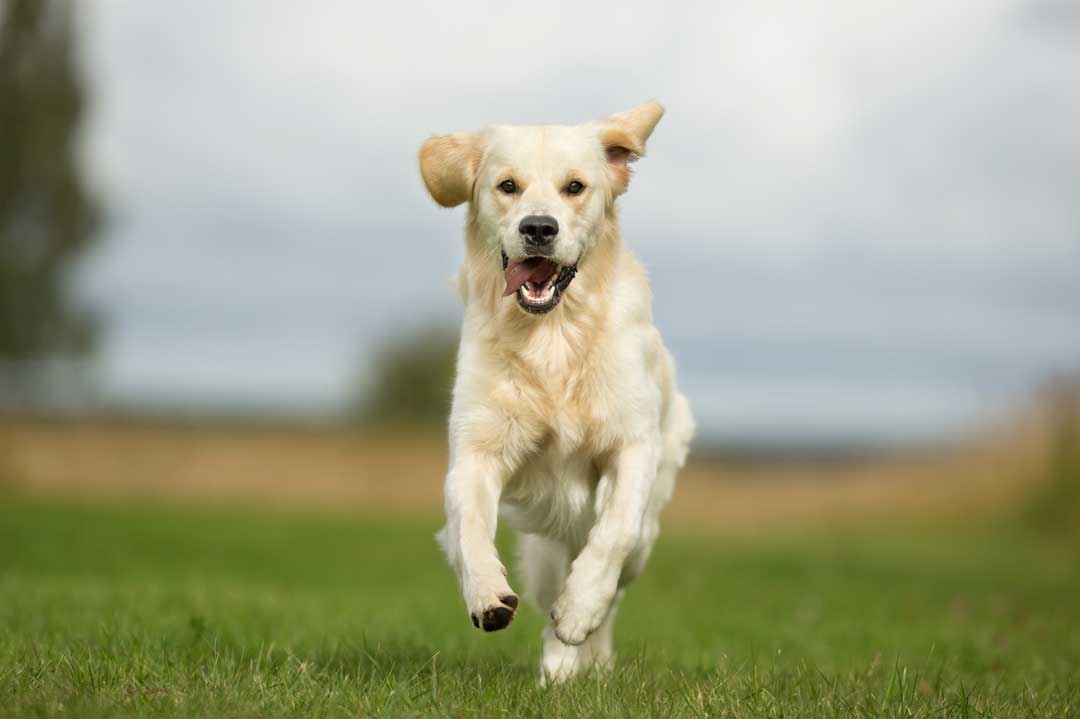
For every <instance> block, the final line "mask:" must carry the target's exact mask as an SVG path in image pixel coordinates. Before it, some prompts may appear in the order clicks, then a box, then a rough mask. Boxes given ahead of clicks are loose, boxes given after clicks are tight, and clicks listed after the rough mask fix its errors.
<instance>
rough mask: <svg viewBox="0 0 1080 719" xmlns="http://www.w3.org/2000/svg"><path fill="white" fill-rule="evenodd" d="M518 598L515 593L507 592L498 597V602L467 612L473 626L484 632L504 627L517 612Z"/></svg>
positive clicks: (512, 619)
mask: <svg viewBox="0 0 1080 719" xmlns="http://www.w3.org/2000/svg"><path fill="white" fill-rule="evenodd" d="M517 607H518V598H517V595H516V594H507V595H505V596H502V597H499V604H497V605H494V606H489V607H487V608H484V609H480V610H477V611H473V612H471V613H470V614H469V617H470V618H471V619H472V623H473V626H474V627H476V628H477V629H483V630H484V631H485V632H496V631H498V630H500V629H505V628H506V627H507V626H509V625H510V622H512V621H514V614H515V613H516V612H517Z"/></svg>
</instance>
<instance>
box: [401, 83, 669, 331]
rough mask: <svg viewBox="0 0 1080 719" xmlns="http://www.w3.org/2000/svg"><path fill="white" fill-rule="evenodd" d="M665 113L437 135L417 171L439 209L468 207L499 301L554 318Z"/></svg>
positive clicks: (644, 110) (655, 110)
mask: <svg viewBox="0 0 1080 719" xmlns="http://www.w3.org/2000/svg"><path fill="white" fill-rule="evenodd" d="M663 114H664V108H663V107H661V106H660V105H659V104H658V103H655V102H650V103H647V104H645V105H641V106H640V107H636V108H634V109H633V110H629V111H627V112H622V113H619V114H617V115H612V116H611V117H609V118H607V119H606V120H602V121H600V122H591V123H586V124H584V125H575V126H572V127H568V126H562V125H543V126H526V127H519V126H513V127H511V126H497V127H490V128H487V129H485V130H482V131H480V132H476V133H466V132H460V133H454V134H451V135H436V136H434V137H432V138H430V139H429V140H428V141H427V142H425V143H424V145H423V147H421V148H420V172H421V174H422V175H423V177H424V184H426V185H427V189H428V192H430V193H431V196H432V197H433V198H434V199H435V201H436V202H438V203H439V204H440V205H442V206H443V207H455V206H457V205H460V204H461V203H463V202H469V203H470V205H471V206H470V216H471V219H472V222H473V224H474V227H475V229H476V231H477V235H478V236H479V238H480V241H481V242H483V243H486V244H487V245H488V249H490V255H491V256H492V257H493V258H498V259H494V260H493V262H498V261H500V260H501V262H502V271H503V273H504V275H505V280H506V288H505V290H504V292H503V295H504V296H509V295H515V296H516V297H517V302H518V305H520V306H521V308H522V309H524V310H525V311H527V312H529V313H532V314H544V313H546V312H549V311H550V310H552V309H554V308H555V306H556V305H557V304H558V303H559V298H560V297H561V295H562V293H563V292H565V291H566V289H567V287H569V285H570V283H571V281H573V279H574V276H575V274H576V273H577V270H578V264H579V263H580V262H582V260H583V259H585V258H587V256H588V254H589V251H590V249H591V248H592V247H593V246H594V245H595V244H596V243H597V241H598V239H599V235H600V234H601V232H602V230H603V228H604V224H605V221H606V220H607V218H608V217H609V216H610V213H611V211H612V208H613V206H614V202H615V198H616V197H618V196H619V195H621V194H622V193H623V192H625V191H626V189H627V186H628V185H629V183H630V163H631V162H632V161H634V160H636V159H637V158H638V157H640V156H642V155H644V154H645V141H646V140H647V139H648V138H649V135H650V134H651V133H652V131H653V128H654V127H656V123H657V122H659V121H660V117H661V116H662V115H663Z"/></svg>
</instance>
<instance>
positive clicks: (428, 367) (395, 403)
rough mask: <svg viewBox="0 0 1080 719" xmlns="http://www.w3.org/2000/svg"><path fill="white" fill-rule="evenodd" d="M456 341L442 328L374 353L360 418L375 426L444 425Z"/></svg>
mask: <svg viewBox="0 0 1080 719" xmlns="http://www.w3.org/2000/svg"><path fill="white" fill-rule="evenodd" d="M457 346H458V338H457V334H456V333H455V332H452V331H450V330H449V329H447V328H445V327H442V326H433V327H426V328H420V329H418V330H414V331H412V332H409V333H406V334H404V335H401V336H399V337H397V338H395V339H393V340H391V341H390V342H389V343H387V344H386V346H384V347H383V348H382V349H381V350H379V351H378V353H377V355H376V357H375V362H374V371H373V372H372V379H371V383H370V384H369V385H368V390H367V391H366V392H364V393H362V396H361V399H360V402H359V416H360V419H361V420H363V421H365V422H371V423H376V424H391V423H409V422H415V423H422V424H436V423H441V422H445V421H446V417H447V415H448V414H449V412H450V391H451V389H452V388H453V384H454V366H455V363H456V361H457Z"/></svg>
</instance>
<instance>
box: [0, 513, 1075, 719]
mask: <svg viewBox="0 0 1080 719" xmlns="http://www.w3.org/2000/svg"><path fill="white" fill-rule="evenodd" d="M669 524H672V523H670V522H669ZM436 528H437V522H436V519H435V518H431V520H430V521H424V520H420V519H411V520H409V519H400V518H394V517H390V516H381V517H379V516H366V517H362V516H345V515H340V514H339V515H327V516H322V515H313V514H301V513H296V514H292V513H290V514H284V513H271V512H267V511H251V512H246V511H240V510H235V509H234V510H225V509H220V510H206V509H190V508H187V509H174V508H166V507H161V506H156V507H134V506H132V507H127V506H121V507H117V506H112V507H91V506H77V505H61V504H53V503H42V502H35V501H31V500H26V499H18V498H13V497H11V496H4V495H0V714H2V715H5V716H105V715H107V716H137V717H153V716H173V715H178V716H276V715H297V716H305V717H312V716H343V717H345V716H348V717H355V716H417V717H429V716H454V717H457V716H491V717H504V716H507V717H522V716H526V717H527V716H544V717H559V716H562V717H594V716H595V717H600V716H610V717H639V716H661V717H665V718H673V717H682V716H701V717H704V716H709V717H724V716H730V717H818V716H862V717H884V716H896V717H907V716H915V717H921V716H928V717H929V716H934V717H937V716H943V717H985V716H1017V717H1069V716H1077V714H1078V709H1077V707H1078V705H1080V572H1078V569H1077V561H1078V560H1077V558H1076V556H1075V554H1073V553H1071V552H1070V551H1068V550H1067V549H1066V548H1065V547H1057V546H1055V545H1051V544H1046V543H1044V542H1043V540H1039V539H1037V538H1033V537H1027V536H1024V535H1018V534H1015V533H1013V532H1011V531H1004V530H999V531H997V532H989V531H988V530H986V529H982V530H971V531H969V532H966V533H965V532H960V531H958V530H957V531H953V532H946V531H942V530H933V531H929V530H920V531H914V530H912V531H908V532H905V531H901V530H899V529H891V530H877V531H866V532H853V531H845V532H842V533H833V534H830V535H828V536H821V535H817V536H795V535H792V536H790V537H788V538H786V539H775V538H774V539H770V540H768V541H761V540H758V541H750V540H730V539H720V538H715V537H711V538H710V537H707V536H704V535H701V536H691V535H688V534H685V533H684V534H679V532H678V529H677V528H672V527H669V528H668V531H667V534H665V535H664V536H663V537H662V538H661V542H660V544H659V546H658V548H657V551H656V554H655V555H654V559H653V562H652V564H651V566H650V568H649V571H647V572H646V574H645V576H644V577H643V578H642V579H641V580H640V581H639V582H638V583H637V584H636V585H635V586H634V587H633V588H632V589H631V591H630V592H629V594H628V597H627V600H626V602H625V603H624V605H623V608H622V611H621V614H620V618H619V623H618V627H617V637H618V638H617V645H618V651H619V667H618V669H617V670H616V671H615V672H614V673H613V674H611V675H609V676H603V677H596V676H594V677H588V678H586V679H585V680H583V681H580V682H578V683H575V684H573V685H571V686H565V687H555V688H551V689H547V690H544V689H540V688H539V687H538V686H537V682H536V679H537V660H538V651H539V632H540V619H539V617H538V616H537V614H536V612H535V611H532V610H531V609H530V608H528V607H526V608H525V610H524V611H523V612H522V613H520V615H519V617H518V619H517V620H516V621H515V623H514V624H513V625H512V626H511V627H510V628H509V630H507V631H504V632H500V633H497V634H493V635H483V634H481V633H479V632H476V631H475V630H474V629H472V627H471V625H470V624H469V621H468V619H467V617H466V615H465V612H464V609H463V607H462V606H461V603H460V599H459V598H458V596H457V594H456V589H455V587H454V582H453V579H452V578H451V575H450V573H449V570H447V569H446V568H445V567H444V565H443V562H442V559H441V557H440V556H439V554H438V552H437V550H436V547H435V544H434V542H433V540H432V536H431V535H432V533H433V531H434V530H435V529H436ZM511 579H513V572H511Z"/></svg>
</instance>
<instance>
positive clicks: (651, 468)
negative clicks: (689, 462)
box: [551, 443, 656, 644]
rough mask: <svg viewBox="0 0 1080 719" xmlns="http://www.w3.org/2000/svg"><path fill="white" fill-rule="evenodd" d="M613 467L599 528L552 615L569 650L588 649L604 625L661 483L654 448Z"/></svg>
mask: <svg viewBox="0 0 1080 719" xmlns="http://www.w3.org/2000/svg"><path fill="white" fill-rule="evenodd" d="M613 466H614V470H615V471H614V477H613V478H611V477H609V478H608V479H607V481H608V482H610V483H611V486H610V489H609V491H608V492H607V497H606V498H605V497H604V496H603V490H604V489H605V488H603V487H601V488H599V489H598V495H599V496H598V504H599V505H600V506H599V507H598V512H597V519H596V524H594V525H593V527H592V529H591V530H590V531H589V537H588V541H587V542H586V544H585V548H584V549H582V550H581V553H580V554H578V556H577V558H575V559H574V561H573V563H572V564H571V567H570V574H569V576H568V577H567V578H566V583H565V585H564V586H563V590H562V593H561V594H560V595H559V598H558V599H557V600H555V604H554V606H553V607H552V609H551V620H552V623H553V625H554V628H555V636H557V637H558V638H559V639H560V640H562V641H563V642H565V643H567V644H581V643H583V642H584V641H585V639H587V638H588V636H589V635H590V634H591V633H592V632H593V631H594V630H596V628H597V627H599V626H600V624H601V623H603V621H604V618H605V617H606V616H607V614H608V612H609V611H610V609H611V606H612V603H613V602H614V600H615V594H616V592H617V591H618V585H619V576H620V575H621V574H622V571H623V566H624V565H625V563H626V560H627V558H628V557H629V556H630V554H631V553H632V552H633V551H634V550H635V549H636V548H638V545H639V544H640V542H641V539H642V528H643V523H644V515H645V511H646V509H647V507H648V502H649V494H650V491H651V488H652V485H653V482H654V481H655V479H656V452H655V450H654V449H653V447H652V445H651V444H649V443H640V444H635V445H632V446H629V447H626V448H624V449H622V450H621V451H620V452H619V453H618V454H617V455H616V457H615V458H614V461H613ZM601 483H602V484H603V480H602V482H601Z"/></svg>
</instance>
